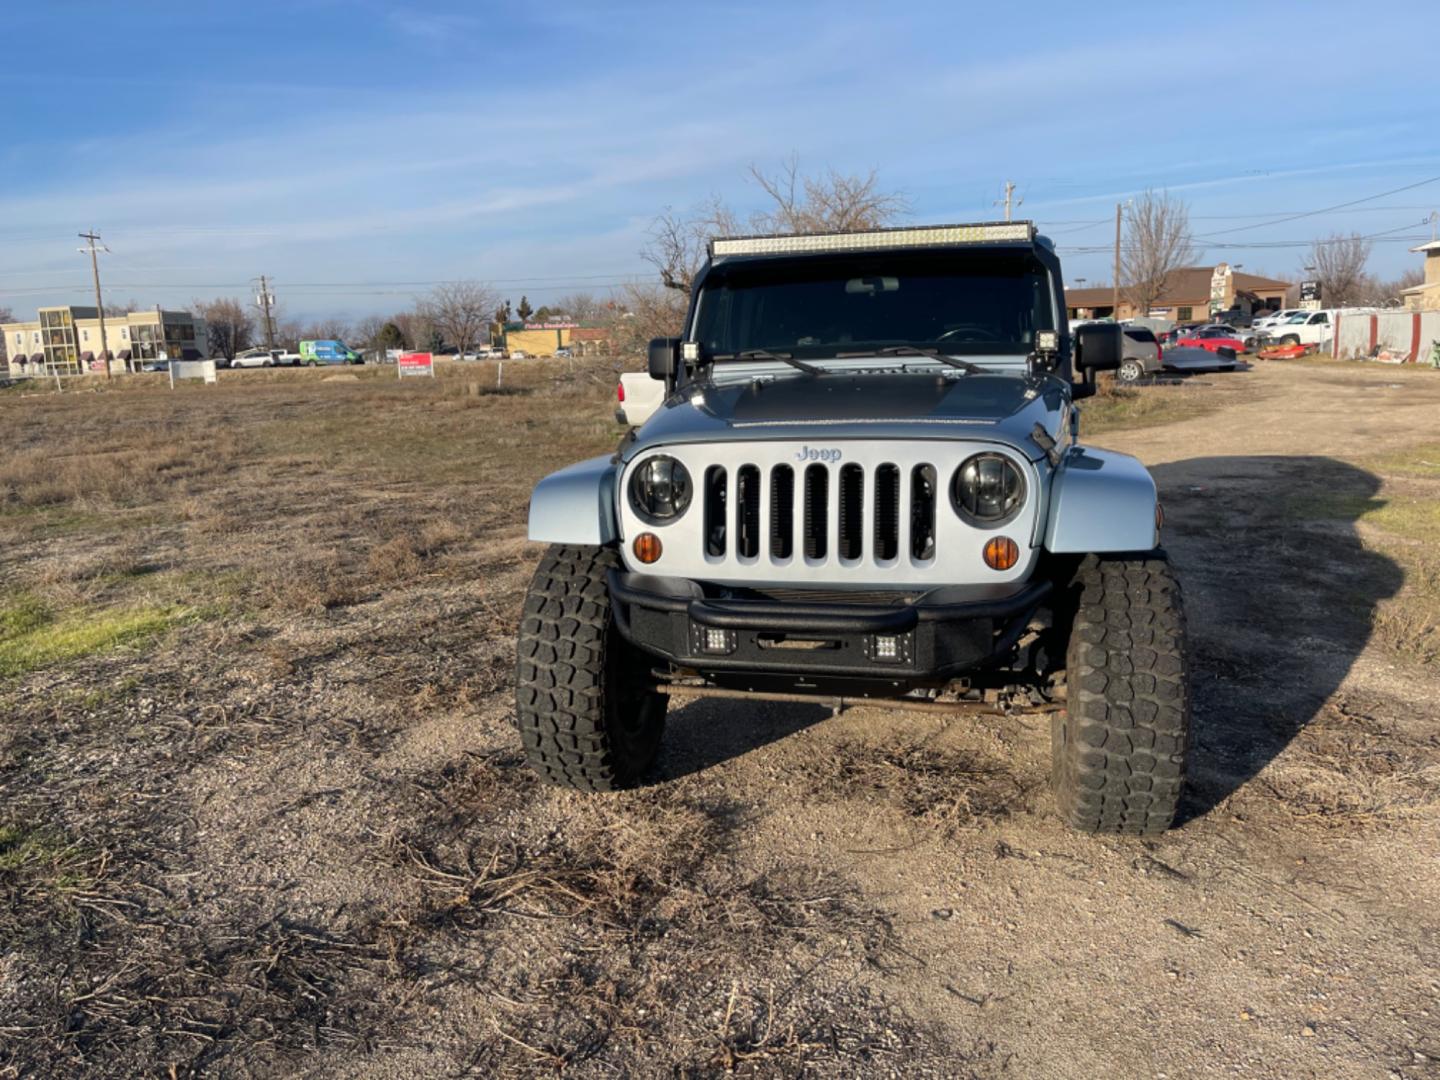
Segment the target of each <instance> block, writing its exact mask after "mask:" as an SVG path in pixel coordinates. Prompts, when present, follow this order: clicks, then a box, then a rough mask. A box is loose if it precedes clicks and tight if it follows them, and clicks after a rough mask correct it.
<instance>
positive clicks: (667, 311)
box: [606, 284, 687, 355]
mask: <svg viewBox="0 0 1440 1080" xmlns="http://www.w3.org/2000/svg"><path fill="white" fill-rule="evenodd" d="M686 305H687V300H686V296H685V294H684V293H683V292H682V291H680V290H678V289H669V288H666V287H665V286H663V285H649V284H646V285H625V286H622V287H621V289H620V292H619V293H618V294H617V296H616V299H615V306H614V308H612V309H611V310H610V312H609V317H608V318H607V319H606V327H607V328H608V329H609V331H610V340H611V342H612V344H613V345H614V348H615V351H616V352H618V353H620V354H621V355H640V354H643V353H644V352H645V347H646V345H647V344H649V342H650V339H651V338H657V337H671V336H673V335H675V334H678V333H680V327H681V326H682V324H683V323H684V322H685V308H686Z"/></svg>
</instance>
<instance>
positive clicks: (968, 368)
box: [835, 345, 987, 375]
mask: <svg viewBox="0 0 1440 1080" xmlns="http://www.w3.org/2000/svg"><path fill="white" fill-rule="evenodd" d="M861 356H923V357H926V358H927V359H930V360H939V361H940V363H942V364H944V365H946V366H947V367H952V368H955V369H957V370H959V371H963V372H965V373H966V374H967V375H983V374H985V373H986V371H987V369H986V368H983V367H981V366H980V365H979V364H972V363H970V361H968V360H957V359H956V358H955V357H953V356H949V355H947V354H945V353H943V352H941V351H940V350H939V349H932V348H930V347H929V346H926V345H886V346H884V347H883V348H880V349H866V350H865V351H864V352H842V353H836V354H835V359H837V360H853V359H855V358H857V357H861Z"/></svg>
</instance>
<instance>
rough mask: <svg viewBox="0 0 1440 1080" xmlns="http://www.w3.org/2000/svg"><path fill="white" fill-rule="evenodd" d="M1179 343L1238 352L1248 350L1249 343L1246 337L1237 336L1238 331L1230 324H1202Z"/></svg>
mask: <svg viewBox="0 0 1440 1080" xmlns="http://www.w3.org/2000/svg"><path fill="white" fill-rule="evenodd" d="M1178 344H1180V345H1185V346H1190V347H1192V348H1196V349H1208V350H1209V351H1210V352H1215V351H1217V350H1219V349H1234V350H1235V351H1236V352H1237V353H1242V352H1245V351H1246V346H1247V344H1248V343H1247V342H1246V341H1245V339H1244V338H1241V337H1237V336H1236V331H1235V330H1234V329H1233V328H1231V327H1229V326H1202V327H1200V329H1199V330H1196V331H1194V332H1193V333H1191V334H1190V335H1189V336H1188V337H1182V338H1181V339H1180V341H1179V342H1178Z"/></svg>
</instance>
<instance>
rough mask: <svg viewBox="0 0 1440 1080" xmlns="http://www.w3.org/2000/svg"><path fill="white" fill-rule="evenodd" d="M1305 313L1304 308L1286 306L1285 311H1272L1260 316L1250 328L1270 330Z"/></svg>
mask: <svg viewBox="0 0 1440 1080" xmlns="http://www.w3.org/2000/svg"><path fill="white" fill-rule="evenodd" d="M1303 314H1304V309H1303V308H1286V309H1285V310H1284V311H1272V312H1270V313H1269V314H1267V315H1262V316H1260V318H1258V319H1256V320H1255V321H1254V322H1253V323H1251V324H1250V329H1252V330H1269V329H1271V328H1272V327H1276V326H1279V325H1280V324H1281V323H1283V322H1287V321H1288V320H1290V319H1292V318H1294V317H1295V316H1296V315H1303Z"/></svg>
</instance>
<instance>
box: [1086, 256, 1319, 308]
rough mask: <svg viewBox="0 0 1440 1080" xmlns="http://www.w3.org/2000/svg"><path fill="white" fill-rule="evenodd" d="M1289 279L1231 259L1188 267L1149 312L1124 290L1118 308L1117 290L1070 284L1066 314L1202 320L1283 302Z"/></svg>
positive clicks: (1170, 280)
mask: <svg viewBox="0 0 1440 1080" xmlns="http://www.w3.org/2000/svg"><path fill="white" fill-rule="evenodd" d="M1290 287H1291V286H1290V282H1288V281H1277V280H1276V279H1275V278H1267V277H1260V276H1259V275H1258V274H1246V273H1242V272H1241V271H1239V270H1237V269H1235V268H1234V267H1233V266H1230V265H1229V264H1227V263H1217V264H1216V265H1214V266H1185V267H1181V268H1180V269H1179V270H1176V271H1174V272H1172V273H1171V274H1170V276H1169V277H1168V278H1167V279H1166V281H1165V288H1164V290H1163V291H1162V292H1161V294H1160V296H1158V297H1157V298H1156V299H1155V302H1154V303H1153V304H1151V305H1150V310H1149V311H1137V310H1136V308H1135V305H1134V304H1133V303H1132V302H1131V301H1130V299H1129V298H1128V297H1127V296H1126V295H1125V289H1124V288H1123V287H1122V288H1121V289H1120V310H1119V312H1118V313H1117V312H1116V310H1115V292H1114V289H1113V288H1112V287H1111V286H1109V285H1105V286H1102V287H1100V288H1098V289H1066V290H1065V308H1066V314H1067V315H1068V317H1069V318H1071V319H1109V318H1117V319H1133V318H1137V317H1139V316H1142V315H1144V316H1149V317H1152V318H1159V319H1170V320H1172V321H1174V322H1177V323H1187V322H1199V321H1201V320H1204V319H1208V318H1209V317H1210V316H1211V314H1212V313H1214V312H1218V311H1231V310H1233V309H1236V308H1238V309H1240V310H1241V311H1244V312H1245V313H1247V314H1253V313H1254V312H1256V311H1259V310H1261V309H1263V308H1274V309H1275V310H1277V311H1278V310H1279V309H1280V308H1282V307H1284V306H1285V293H1286V291H1287V290H1288V289H1289V288H1290Z"/></svg>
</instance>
